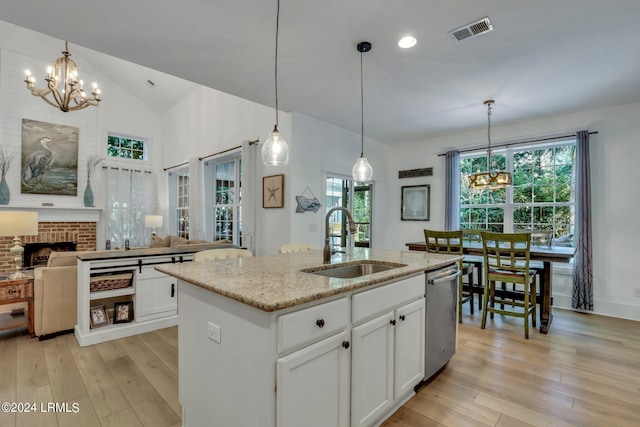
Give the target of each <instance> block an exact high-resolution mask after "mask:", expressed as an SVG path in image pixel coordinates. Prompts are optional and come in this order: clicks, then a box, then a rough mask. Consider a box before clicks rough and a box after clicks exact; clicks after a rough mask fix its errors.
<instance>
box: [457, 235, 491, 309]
mask: <svg viewBox="0 0 640 427" xmlns="http://www.w3.org/2000/svg"><path fill="white" fill-rule="evenodd" d="M483 231H489V230H488V229H486V228H463V229H462V242H463V245H464V244H474V245H482V232H483ZM463 262H465V263H467V264H471V265H472V266H473V267H474V268H475V270H474V272H475V275H476V277H475V279H476V281H474V282H473V283H471V284H470V285H469V290H471V291H473V293H474V294H476V295H477V297H478V311H480V312H482V295H483V293H484V280H483V275H482V271H483V269H484V267H483V265H484V257H483V256H481V255H465V256H464V260H463Z"/></svg>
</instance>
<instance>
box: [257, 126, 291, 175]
mask: <svg viewBox="0 0 640 427" xmlns="http://www.w3.org/2000/svg"><path fill="white" fill-rule="evenodd" d="M288 162H289V146H288V145H287V141H285V140H284V139H282V138H280V132H278V127H277V126H276V127H274V128H273V132H271V133H270V134H269V137H267V140H266V141H265V142H264V145H263V146H262V163H264V164H265V165H267V166H284V165H286V164H287V163H288Z"/></svg>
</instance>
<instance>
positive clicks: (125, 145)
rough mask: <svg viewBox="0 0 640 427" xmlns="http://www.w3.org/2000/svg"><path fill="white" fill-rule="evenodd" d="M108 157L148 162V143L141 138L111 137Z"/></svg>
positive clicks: (108, 145)
mask: <svg viewBox="0 0 640 427" xmlns="http://www.w3.org/2000/svg"><path fill="white" fill-rule="evenodd" d="M107 155H108V156H109V157H119V158H122V159H133V160H146V159H147V154H146V143H145V141H144V140H143V139H139V138H130V137H124V136H117V135H109V136H108V137H107Z"/></svg>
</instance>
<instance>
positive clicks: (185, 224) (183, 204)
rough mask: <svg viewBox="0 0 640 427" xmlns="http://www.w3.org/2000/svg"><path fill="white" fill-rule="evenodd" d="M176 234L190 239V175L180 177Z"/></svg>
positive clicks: (183, 174) (184, 174)
mask: <svg viewBox="0 0 640 427" xmlns="http://www.w3.org/2000/svg"><path fill="white" fill-rule="evenodd" d="M176 234H177V236H178V237H184V238H185V239H188V238H189V174H188V173H181V174H179V175H178V195H177V204H176Z"/></svg>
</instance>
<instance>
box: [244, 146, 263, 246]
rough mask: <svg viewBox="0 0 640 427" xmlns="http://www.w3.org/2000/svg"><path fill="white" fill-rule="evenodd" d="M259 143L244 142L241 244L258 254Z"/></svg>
mask: <svg viewBox="0 0 640 427" xmlns="http://www.w3.org/2000/svg"><path fill="white" fill-rule="evenodd" d="M257 150H258V144H257V143H253V142H251V141H245V142H243V143H242V174H241V183H240V185H241V188H242V215H241V221H242V239H241V245H242V247H244V248H247V249H249V250H250V251H251V253H252V254H254V255H255V254H256V200H257V197H258V194H262V193H260V190H259V188H260V187H258V182H257V179H258V173H257V170H256V169H257V158H258V155H257Z"/></svg>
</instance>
